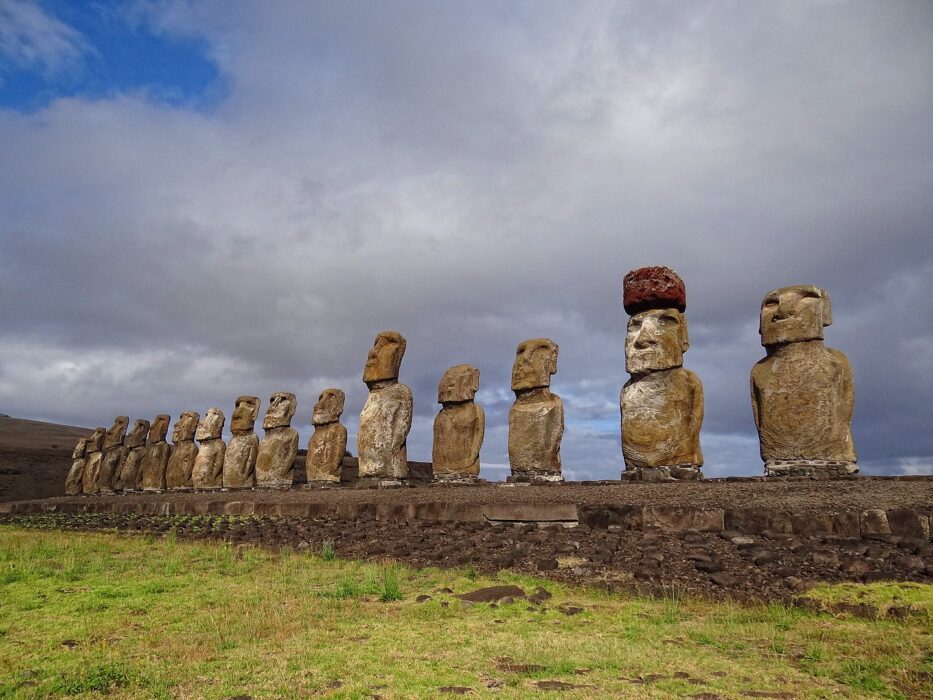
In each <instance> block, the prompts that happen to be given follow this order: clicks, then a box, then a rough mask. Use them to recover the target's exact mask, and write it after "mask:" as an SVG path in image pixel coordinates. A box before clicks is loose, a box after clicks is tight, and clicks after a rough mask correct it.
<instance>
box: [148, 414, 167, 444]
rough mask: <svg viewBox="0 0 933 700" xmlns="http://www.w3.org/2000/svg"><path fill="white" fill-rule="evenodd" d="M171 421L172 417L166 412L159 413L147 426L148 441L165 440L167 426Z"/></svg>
mask: <svg viewBox="0 0 933 700" xmlns="http://www.w3.org/2000/svg"><path fill="white" fill-rule="evenodd" d="M171 422H172V417H171V416H170V415H168V414H167V413H160V414H159V415H157V416H156V417H155V420H154V421H152V425H151V426H149V442H165V436H166V435H168V426H169V423H171Z"/></svg>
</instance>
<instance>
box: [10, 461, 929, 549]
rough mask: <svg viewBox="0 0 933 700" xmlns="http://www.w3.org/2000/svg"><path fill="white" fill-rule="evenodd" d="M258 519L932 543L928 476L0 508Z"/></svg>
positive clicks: (78, 501)
mask: <svg viewBox="0 0 933 700" xmlns="http://www.w3.org/2000/svg"><path fill="white" fill-rule="evenodd" d="M41 513H63V514H67V513H117V514H128V513H136V514H140V515H238V516H246V515H256V516H272V517H288V518H326V519H332V520H333V519H336V520H348V521H356V520H377V521H384V522H394V523H401V522H413V521H434V522H459V523H537V524H563V525H566V526H574V525H585V526H589V527H591V528H600V529H605V528H608V527H609V526H615V527H613V529H614V530H617V529H624V530H645V529H659V530H661V531H665V532H684V531H686V530H690V529H695V530H698V531H705V532H715V531H722V530H732V531H737V532H744V533H749V534H762V533H793V534H795V535H798V536H814V535H830V536H836V537H843V538H861V537H867V536H872V535H894V536H900V537H910V538H918V539H924V540H927V541H929V540H930V538H931V532H933V527H931V517H933V477H853V478H849V479H840V480H833V481H813V480H809V479H799V480H795V479H779V480H776V479H767V478H740V479H707V480H703V481H691V482H675V483H639V482H634V483H633V482H621V483H620V482H566V483H563V484H501V483H490V484H478V485H469V486H468V485H462V486H461V485H441V484H437V485H421V486H418V487H415V488H400V489H390V490H380V489H346V488H309V487H305V488H301V489H292V490H287V491H260V490H250V491H229V492H218V491H213V492H173V493H153V494H126V495H112V496H79V497H64V498H49V499H42V500H32V501H14V502H9V503H0V514H13V515H34V514H41Z"/></svg>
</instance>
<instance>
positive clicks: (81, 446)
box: [71, 438, 88, 459]
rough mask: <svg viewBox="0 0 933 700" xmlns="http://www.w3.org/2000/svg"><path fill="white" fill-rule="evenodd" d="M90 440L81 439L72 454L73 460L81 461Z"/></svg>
mask: <svg viewBox="0 0 933 700" xmlns="http://www.w3.org/2000/svg"><path fill="white" fill-rule="evenodd" d="M87 443H88V438H81V439H80V440H78V444H76V445H75V449H74V452H72V453H71V458H72V459H81V458H82V457H83V456H84V451H85V450H86V449H87Z"/></svg>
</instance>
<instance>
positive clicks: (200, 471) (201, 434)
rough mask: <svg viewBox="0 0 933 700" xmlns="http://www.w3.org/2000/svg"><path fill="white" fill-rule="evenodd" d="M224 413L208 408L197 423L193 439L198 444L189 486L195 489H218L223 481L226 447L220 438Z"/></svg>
mask: <svg viewBox="0 0 933 700" xmlns="http://www.w3.org/2000/svg"><path fill="white" fill-rule="evenodd" d="M225 420H226V418H225V417H224V412H223V411H221V410H220V409H219V408H210V409H208V411H207V413H206V414H204V418H202V419H201V422H200V423H198V428H197V430H196V431H195V434H194V436H195V438H196V439H197V441H198V442H199V443H200V446H199V447H198V456H197V457H195V460H194V468H193V469H192V470H191V485H192V486H194V488H196V489H220V488H222V487H223V481H224V454H225V453H226V451H227V445H226V443H224V441H223V438H222V437H221V435H222V433H223V430H224V421H225Z"/></svg>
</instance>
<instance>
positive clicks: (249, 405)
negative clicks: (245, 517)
mask: <svg viewBox="0 0 933 700" xmlns="http://www.w3.org/2000/svg"><path fill="white" fill-rule="evenodd" d="M258 417H259V398H258V397H256V396H240V397H238V398H237V400H236V408H234V409H233V419H232V420H231V421H230V431H231V432H232V433H233V437H232V438H231V439H230V444H229V445H227V451H226V452H225V453H224V464H223V487H224V488H226V489H244V488H252V487H253V486H255V485H256V458H257V456H258V455H259V436H258V435H256V433H254V432H253V426H254V425H255V423H256V419H257V418H258Z"/></svg>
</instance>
